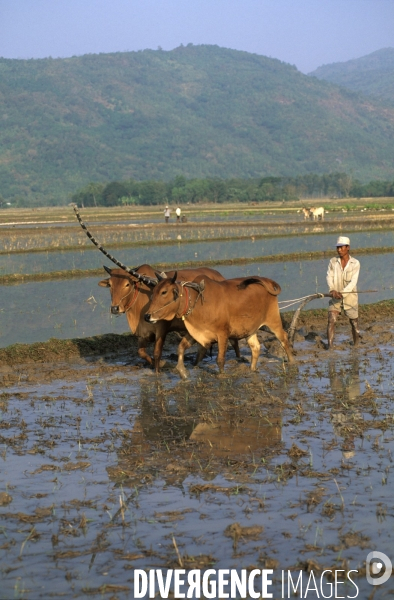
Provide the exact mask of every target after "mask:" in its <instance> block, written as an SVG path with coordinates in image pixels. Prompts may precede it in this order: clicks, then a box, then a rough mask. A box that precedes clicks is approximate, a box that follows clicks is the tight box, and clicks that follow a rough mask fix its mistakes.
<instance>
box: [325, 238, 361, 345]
mask: <svg viewBox="0 0 394 600" xmlns="http://www.w3.org/2000/svg"><path fill="white" fill-rule="evenodd" d="M349 249H350V240H349V238H348V237H345V236H340V237H339V238H338V241H337V253H338V256H337V257H335V258H332V259H331V260H330V262H329V265H328V270H327V285H328V289H329V290H330V296H331V300H330V304H329V307H328V327H327V340H328V349H329V350H330V349H331V348H332V346H333V342H334V333H335V323H336V321H337V319H338V316H339V315H340V314H341V311H342V310H343V311H344V313H345V315H346V316H347V317H349V321H350V325H351V328H352V336H353V344H354V345H355V346H356V345H357V344H358V342H359V338H360V332H359V329H358V294H357V281H358V275H359V273H360V263H359V261H358V260H356V259H355V258H353V257H352V256H350V254H349Z"/></svg>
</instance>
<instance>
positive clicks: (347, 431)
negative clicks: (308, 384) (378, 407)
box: [328, 357, 362, 459]
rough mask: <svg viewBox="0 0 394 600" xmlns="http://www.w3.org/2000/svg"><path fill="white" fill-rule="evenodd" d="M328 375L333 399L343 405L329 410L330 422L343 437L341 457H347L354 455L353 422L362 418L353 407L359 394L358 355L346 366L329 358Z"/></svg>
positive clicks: (338, 434)
mask: <svg viewBox="0 0 394 600" xmlns="http://www.w3.org/2000/svg"><path fill="white" fill-rule="evenodd" d="M328 375H329V379H330V386H331V390H332V393H333V396H334V399H335V400H336V401H337V402H338V407H343V409H342V408H339V409H338V408H335V409H333V410H332V411H331V422H332V425H333V429H334V432H335V434H336V435H337V436H339V437H342V438H344V441H343V445H342V451H343V452H342V455H343V458H345V459H349V458H352V457H353V456H354V455H355V452H354V437H355V422H357V421H359V420H361V419H362V414H361V412H360V411H359V410H358V409H357V408H353V407H354V405H355V402H356V401H357V399H358V398H359V397H360V395H361V384H360V363H359V359H358V357H354V358H353V359H352V360H351V362H350V363H349V366H348V368H346V365H344V363H343V361H339V360H330V361H329V363H328Z"/></svg>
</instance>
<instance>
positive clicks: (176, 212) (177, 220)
mask: <svg viewBox="0 0 394 600" xmlns="http://www.w3.org/2000/svg"><path fill="white" fill-rule="evenodd" d="M181 212H182V211H181V209H180V207H179V206H178V207H177V209H176V211H175V214H176V222H177V223H179V221H180V220H181Z"/></svg>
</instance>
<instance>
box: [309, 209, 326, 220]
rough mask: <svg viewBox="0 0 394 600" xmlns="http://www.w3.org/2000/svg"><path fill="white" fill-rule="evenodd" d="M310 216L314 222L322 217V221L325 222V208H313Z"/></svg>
mask: <svg viewBox="0 0 394 600" xmlns="http://www.w3.org/2000/svg"><path fill="white" fill-rule="evenodd" d="M310 214H311V215H312V217H313V220H314V221H317V220H318V219H319V217H321V220H322V221H323V220H324V207H323V206H319V207H318V208H311V209H310Z"/></svg>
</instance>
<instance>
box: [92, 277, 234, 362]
mask: <svg viewBox="0 0 394 600" xmlns="http://www.w3.org/2000/svg"><path fill="white" fill-rule="evenodd" d="M104 269H105V270H106V271H107V273H108V274H109V275H110V277H109V278H108V279H104V280H103V281H100V282H99V285H100V286H102V287H108V288H109V289H110V291H111V313H112V314H113V315H119V314H123V313H125V314H126V317H127V321H128V324H129V327H130V329H131V331H132V332H133V333H134V334H135V335H136V336H137V337H138V354H139V356H140V357H141V358H144V359H145V360H147V361H148V362H149V363H150V364H152V362H153V361H152V358H151V357H150V356H149V355H148V354H147V352H146V346H147V344H148V342H152V341H154V343H155V345H154V351H153V359H154V366H155V370H156V371H159V367H160V359H161V355H162V351H163V345H164V342H165V339H166V336H167V334H168V333H169V332H170V331H181V332H184V333H186V330H185V326H184V323H183V322H182V321H181V319H176V318H175V319H174V320H173V321H157V322H156V323H154V324H153V323H148V322H146V321H145V320H144V315H145V313H146V312H147V309H148V306H149V302H150V299H151V296H152V289H151V288H152V287H153V286H154V285H155V284H156V282H157V280H156V276H155V272H154V271H153V269H152V267H150V266H149V265H142V266H141V267H138V268H137V269H134V270H133V274H131V273H128V272H127V271H124V270H123V269H109V268H108V267H104ZM179 273H180V276H181V277H182V278H184V279H185V280H190V279H194V278H195V277H196V275H203V276H208V277H210V278H211V279H213V280H215V279H216V280H218V281H222V280H223V279H224V278H223V276H222V275H221V274H220V273H219V272H218V271H215V270H214V269H209V268H204V267H201V268H199V269H184V270H182V271H179ZM173 274H174V271H170V272H169V273H168V275H169V276H171V277H172V275H173ZM192 343H193V340H192V339H191V338H190V336H187V345H188V346H190V345H192ZM232 343H233V346H234V350H235V352H236V354H237V356H238V357H239V349H238V343H237V342H236V341H235V342H232ZM203 353H204V352H199V355H198V358H197V361H198V360H199V359H200V358H201V356H202V354H203Z"/></svg>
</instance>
